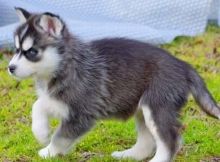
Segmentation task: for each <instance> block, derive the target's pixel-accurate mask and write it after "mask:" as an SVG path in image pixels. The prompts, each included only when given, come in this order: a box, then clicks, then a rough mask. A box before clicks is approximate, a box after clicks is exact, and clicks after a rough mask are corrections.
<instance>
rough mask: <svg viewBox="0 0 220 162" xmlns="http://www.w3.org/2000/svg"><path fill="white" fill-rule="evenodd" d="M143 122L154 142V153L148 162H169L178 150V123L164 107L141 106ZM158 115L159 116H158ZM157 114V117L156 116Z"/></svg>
mask: <svg viewBox="0 0 220 162" xmlns="http://www.w3.org/2000/svg"><path fill="white" fill-rule="evenodd" d="M142 109H143V114H144V118H145V122H146V125H147V127H148V128H149V130H150V132H151V133H152V135H153V137H154V139H155V142H156V153H155V155H154V157H153V158H152V159H151V160H150V162H170V161H172V159H173V157H174V156H175V153H176V152H177V149H178V142H179V139H180V137H179V134H178V129H179V126H180V125H179V123H178V121H177V120H176V116H175V115H173V114H171V112H169V111H168V110H169V109H166V107H152V108H150V107H149V106H148V105H142ZM158 113H159V115H158ZM156 114H157V115H156Z"/></svg>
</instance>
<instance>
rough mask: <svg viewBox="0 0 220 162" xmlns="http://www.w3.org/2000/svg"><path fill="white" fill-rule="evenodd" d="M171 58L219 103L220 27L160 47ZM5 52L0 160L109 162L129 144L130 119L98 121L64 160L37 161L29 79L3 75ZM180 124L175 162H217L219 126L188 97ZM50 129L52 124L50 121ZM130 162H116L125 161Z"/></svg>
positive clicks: (0, 85)
mask: <svg viewBox="0 0 220 162" xmlns="http://www.w3.org/2000/svg"><path fill="white" fill-rule="evenodd" d="M162 48H165V49H167V50H168V51H170V52H171V53H172V54H173V55H175V56H177V57H179V58H181V59H182V60H185V61H187V62H189V63H190V64H192V65H193V66H194V67H195V68H196V69H197V70H198V72H199V73H200V75H201V76H202V77H203V78H204V79H205V82H206V83H207V86H208V88H209V90H210V91H211V93H212V94H213V96H214V98H215V99H216V100H217V101H218V102H219V103H220V28H217V27H215V26H213V25H210V26H209V27H208V28H207V30H206V32H205V33H204V34H203V35H200V36H197V37H193V38H190V37H178V38H176V39H175V40H174V41H173V42H172V43H171V44H166V45H163V46H162ZM9 57H10V56H9V55H8V52H7V51H5V49H4V50H2V52H0V96H1V97H0V161H3V162H9V161H19V162H26V161H36V162H41V161H45V162H49V161H53V162H69V161H77V162H84V161H88V162H96V161H97V162H100V161H101V162H112V161H116V160H115V159H113V158H112V157H111V156H110V155H111V152H113V151H115V150H122V149H125V148H129V147H130V146H132V145H133V144H134V143H135V139H136V135H135V134H136V133H135V125H134V121H133V119H130V120H129V121H127V122H126V123H121V122H119V121H100V122H99V123H98V124H97V126H96V127H95V128H94V129H93V130H92V131H91V132H90V133H88V134H87V135H86V136H85V137H84V138H83V139H82V140H81V141H80V142H79V143H78V144H76V146H75V148H74V149H73V150H72V151H71V152H70V154H68V155H67V156H65V157H57V158H53V159H50V160H42V159H40V158H39V157H38V154H37V151H38V150H39V149H40V148H42V146H41V145H39V144H38V142H37V141H36V140H35V139H34V137H33V135H32V132H31V106H32V104H33V103H34V101H35V100H36V95H35V90H34V86H33V81H32V80H25V81H22V82H21V83H18V82H17V81H15V80H14V79H13V78H11V77H10V76H9V75H8V73H7V64H8V59H9ZM181 121H182V122H183V124H184V126H185V129H184V131H183V137H184V146H183V148H182V150H181V151H180V152H179V153H178V155H177V158H176V161H177V162H199V161H201V162H206V161H207V162H211V161H213V162H214V161H216V162H217V161H220V121H218V120H216V119H212V118H210V117H208V116H207V115H206V114H205V113H203V112H202V111H201V110H200V109H199V108H198V106H197V105H196V104H195V102H194V100H193V99H192V97H189V102H188V104H187V105H186V106H185V107H184V108H183V111H182V117H181ZM51 124H52V125H53V127H54V126H55V125H57V121H55V120H52V121H51ZM127 161H132V160H121V162H127Z"/></svg>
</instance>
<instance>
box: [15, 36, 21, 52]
mask: <svg viewBox="0 0 220 162" xmlns="http://www.w3.org/2000/svg"><path fill="white" fill-rule="evenodd" d="M15 47H16V48H17V49H18V48H20V44H19V38H18V36H17V35H16V36H15Z"/></svg>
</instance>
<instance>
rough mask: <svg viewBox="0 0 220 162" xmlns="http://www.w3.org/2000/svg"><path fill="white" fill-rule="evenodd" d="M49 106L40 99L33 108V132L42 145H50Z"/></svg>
mask: <svg viewBox="0 0 220 162" xmlns="http://www.w3.org/2000/svg"><path fill="white" fill-rule="evenodd" d="M46 106H47V105H45V103H43V100H42V99H41V98H39V99H38V100H37V101H36V102H35V103H34V105H33V108H32V132H33V134H34V136H35V137H36V139H37V140H38V141H39V142H40V143H41V144H44V145H46V144H48V143H49V133H50V128H49V119H48V116H49V114H48V111H47V107H46Z"/></svg>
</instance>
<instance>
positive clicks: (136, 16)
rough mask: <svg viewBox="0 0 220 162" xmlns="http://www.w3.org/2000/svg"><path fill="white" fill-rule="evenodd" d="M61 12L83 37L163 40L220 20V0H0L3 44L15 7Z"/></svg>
mask: <svg viewBox="0 0 220 162" xmlns="http://www.w3.org/2000/svg"><path fill="white" fill-rule="evenodd" d="M15 6H16V7H21V8H24V9H26V10H28V11H33V12H45V11H49V12H53V13H55V14H59V15H60V16H61V17H62V18H63V19H64V20H65V22H66V23H67V24H68V27H69V28H70V30H71V31H72V32H73V33H74V34H75V35H77V36H79V37H81V38H82V39H84V40H86V41H87V40H93V39H99V38H103V37H129V38H134V39H139V40H143V41H147V42H150V43H154V44H161V43H166V42H170V41H172V40H173V39H174V38H175V37H176V36H179V35H189V36H194V35H197V34H199V33H202V32H204V29H205V27H206V25H207V21H208V19H215V20H217V21H218V20H219V18H220V12H219V11H220V0H134V1H132V0H51V1H48V0H37V1H33V0H0V45H3V44H8V43H12V41H13V31H14V29H15V27H16V26H17V25H18V19H17V16H16V14H15V10H14V7H15Z"/></svg>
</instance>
